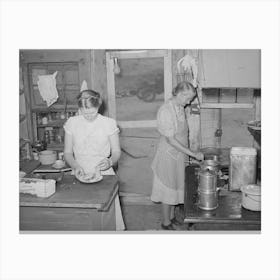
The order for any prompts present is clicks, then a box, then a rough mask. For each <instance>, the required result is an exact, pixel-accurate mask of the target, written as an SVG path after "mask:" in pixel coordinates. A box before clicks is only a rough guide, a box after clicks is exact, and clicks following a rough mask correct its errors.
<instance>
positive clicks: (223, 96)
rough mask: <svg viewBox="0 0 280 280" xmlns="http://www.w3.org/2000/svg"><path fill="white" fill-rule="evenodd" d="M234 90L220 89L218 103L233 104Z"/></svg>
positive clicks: (234, 99) (234, 98)
mask: <svg viewBox="0 0 280 280" xmlns="http://www.w3.org/2000/svg"><path fill="white" fill-rule="evenodd" d="M235 101H236V89H235V88H221V91H220V102H221V103H235Z"/></svg>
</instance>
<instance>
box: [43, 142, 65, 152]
mask: <svg viewBox="0 0 280 280" xmlns="http://www.w3.org/2000/svg"><path fill="white" fill-rule="evenodd" d="M63 149H64V143H56V144H47V150H56V151H60V150H63Z"/></svg>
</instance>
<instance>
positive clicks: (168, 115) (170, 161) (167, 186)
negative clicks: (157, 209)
mask: <svg viewBox="0 0 280 280" xmlns="http://www.w3.org/2000/svg"><path fill="white" fill-rule="evenodd" d="M157 126H158V131H159V132H160V134H161V137H160V141H159V144H158V148H157V152H156V155H155V158H154V160H153V162H152V170H153V172H154V180H153V190H152V195H151V200H152V201H154V202H162V203H165V204H169V205H177V204H180V203H183V202H184V188H185V161H186V159H187V155H186V154H184V153H182V152H180V151H178V150H177V149H176V148H174V147H173V146H171V145H170V144H169V143H168V142H167V140H166V137H171V136H174V137H175V138H176V140H177V141H179V142H180V143H181V144H182V145H184V146H188V125H187V121H186V116H185V111H184V108H183V107H181V106H176V105H175V104H174V103H173V102H172V101H171V100H169V101H167V102H166V103H165V104H164V105H162V106H161V108H160V109H159V111H158V114H157Z"/></svg>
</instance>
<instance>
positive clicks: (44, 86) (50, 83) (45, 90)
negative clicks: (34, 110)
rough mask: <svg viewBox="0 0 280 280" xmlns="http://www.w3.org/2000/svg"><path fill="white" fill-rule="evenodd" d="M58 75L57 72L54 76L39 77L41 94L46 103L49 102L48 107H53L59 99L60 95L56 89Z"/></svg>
mask: <svg viewBox="0 0 280 280" xmlns="http://www.w3.org/2000/svg"><path fill="white" fill-rule="evenodd" d="M56 75H57V71H56V72H55V73H53V74H52V75H41V76H38V79H39V80H38V87H39V91H40V94H41V96H42V98H43V100H44V101H46V102H47V106H48V107H49V106H51V105H52V104H53V103H54V102H56V100H57V99H58V93H57V89H56V79H55V78H56Z"/></svg>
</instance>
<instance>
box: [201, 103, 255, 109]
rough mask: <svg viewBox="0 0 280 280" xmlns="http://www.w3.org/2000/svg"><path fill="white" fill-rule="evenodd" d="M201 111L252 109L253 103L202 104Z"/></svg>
mask: <svg viewBox="0 0 280 280" xmlns="http://www.w3.org/2000/svg"><path fill="white" fill-rule="evenodd" d="M200 108H201V109H234V108H236V109H252V108H254V104H252V103H201V104H200Z"/></svg>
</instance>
